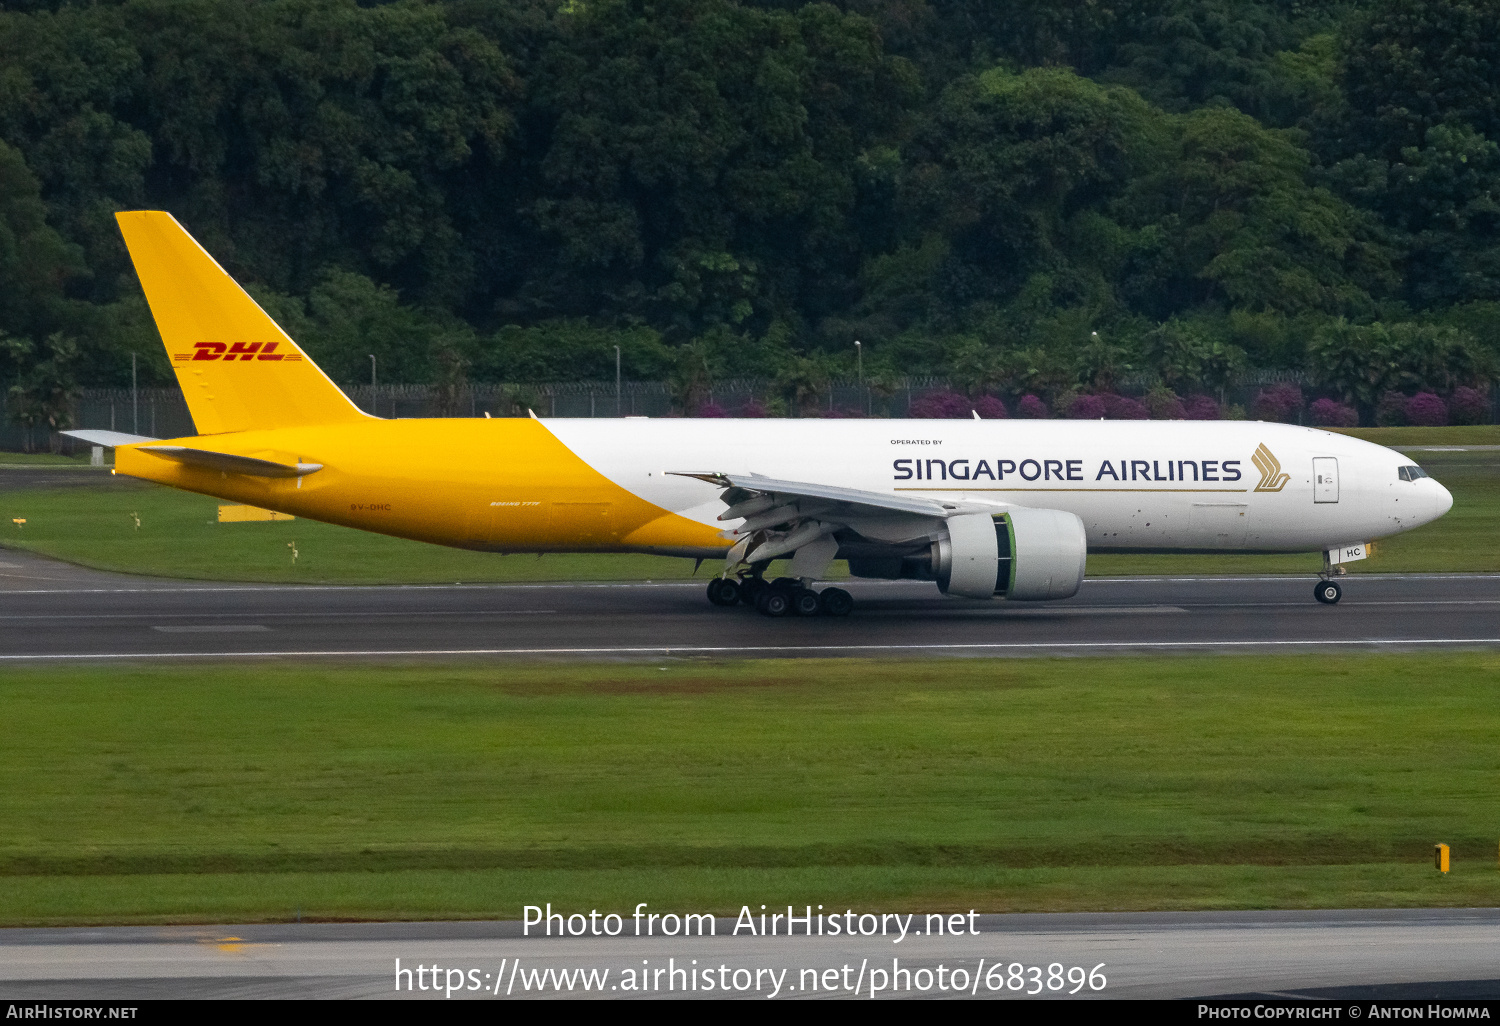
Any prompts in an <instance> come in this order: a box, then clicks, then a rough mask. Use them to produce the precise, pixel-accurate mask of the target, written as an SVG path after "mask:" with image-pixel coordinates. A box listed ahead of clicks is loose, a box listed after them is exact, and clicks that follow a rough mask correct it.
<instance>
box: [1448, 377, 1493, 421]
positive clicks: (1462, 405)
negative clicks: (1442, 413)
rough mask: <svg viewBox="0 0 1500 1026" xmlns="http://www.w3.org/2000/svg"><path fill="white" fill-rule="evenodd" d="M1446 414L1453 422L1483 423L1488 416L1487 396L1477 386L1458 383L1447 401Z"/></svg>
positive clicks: (1488, 404) (1488, 403) (1488, 402)
mask: <svg viewBox="0 0 1500 1026" xmlns="http://www.w3.org/2000/svg"><path fill="white" fill-rule="evenodd" d="M1448 416H1449V417H1450V418H1451V419H1452V421H1453V423H1455V424H1483V423H1484V422H1485V421H1487V420H1489V418H1490V401H1489V397H1488V396H1486V395H1485V394H1484V393H1483V392H1481V391H1479V389H1477V388H1470V387H1469V386H1467V385H1460V386H1458V387H1457V388H1455V389H1454V390H1453V398H1452V399H1450V400H1449V402H1448Z"/></svg>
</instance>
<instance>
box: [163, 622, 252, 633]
mask: <svg viewBox="0 0 1500 1026" xmlns="http://www.w3.org/2000/svg"><path fill="white" fill-rule="evenodd" d="M151 629H152V630H153V631H161V632H162V633H163V634H248V633H250V632H252V631H268V630H270V629H271V628H269V627H264V626H262V625H261V624H258V623H219V624H211V625H202V624H200V625H197V626H193V627H152V628H151Z"/></svg>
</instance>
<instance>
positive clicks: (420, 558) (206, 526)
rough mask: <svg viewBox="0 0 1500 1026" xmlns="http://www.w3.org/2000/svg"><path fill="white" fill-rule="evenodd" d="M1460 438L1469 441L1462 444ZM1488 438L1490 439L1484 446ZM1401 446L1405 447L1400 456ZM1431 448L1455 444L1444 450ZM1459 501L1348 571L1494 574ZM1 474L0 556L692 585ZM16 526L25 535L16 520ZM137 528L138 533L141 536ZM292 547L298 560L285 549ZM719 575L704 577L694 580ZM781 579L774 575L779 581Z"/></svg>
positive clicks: (70, 478)
mask: <svg viewBox="0 0 1500 1026" xmlns="http://www.w3.org/2000/svg"><path fill="white" fill-rule="evenodd" d="M1413 430H1418V431H1436V432H1449V431H1455V430H1458V431H1465V432H1475V431H1489V430H1491V429H1489V428H1477V429H1476V428H1462V429H1448V428H1422V429H1409V428H1377V429H1370V430H1369V431H1367V432H1365V433H1371V434H1373V433H1378V432H1382V431H1407V432H1410V431H1413ZM1465 437H1468V436H1465ZM1480 437H1488V436H1480ZM1395 444H1404V443H1399V442H1398V443H1395ZM1433 444H1452V443H1450V442H1449V441H1448V440H1447V439H1443V440H1441V441H1439V442H1433ZM1415 455H1416V457H1417V459H1418V461H1419V462H1421V463H1422V464H1423V465H1424V466H1426V467H1427V468H1428V469H1429V471H1430V472H1431V473H1432V475H1433V476H1434V477H1436V478H1437V479H1438V480H1440V481H1442V482H1443V483H1444V484H1445V485H1447V486H1448V487H1449V488H1450V489H1451V490H1452V491H1453V494H1454V508H1453V510H1452V511H1451V512H1450V513H1449V514H1448V515H1447V516H1445V517H1444V518H1443V519H1441V520H1439V521H1437V522H1436V523H1434V524H1430V525H1428V526H1426V527H1423V528H1420V529H1418V530H1416V531H1413V532H1411V533H1409V534H1404V535H1400V536H1398V537H1396V538H1393V539H1391V540H1389V541H1385V542H1382V543H1380V544H1379V545H1377V546H1376V554H1375V556H1373V557H1372V558H1370V559H1368V560H1365V561H1363V562H1360V563H1353V564H1350V570H1351V571H1352V572H1355V573H1382V572H1384V573H1395V572H1420V571H1465V570H1487V571H1494V570H1500V549H1496V548H1495V547H1494V546H1493V545H1490V544H1489V540H1490V536H1491V534H1492V533H1493V531H1494V526H1495V524H1496V523H1497V522H1500V452H1423V453H1418V454H1415ZM58 474H65V475H66V480H64V481H58V480H57V474H50V475H46V476H45V477H44V478H41V480H43V482H44V483H45V484H46V485H47V486H46V487H35V486H31V485H29V484H28V481H29V480H37V479H38V475H37V473H36V472H34V471H14V472H11V473H9V474H7V473H5V472H3V471H0V545H9V546H14V547H17V548H24V549H29V550H31V551H34V552H38V553H41V554H43V555H47V556H53V557H56V558H58V559H65V560H68V561H69V562H73V563H79V564H83V565H85V566H92V567H98V568H100V569H106V570H119V571H124V572H128V573H140V574H151V575H155V576H162V577H183V578H202V579H209V580H232V581H267V582H278V583H282V582H299V581H300V582H306V583H402V584H409V583H443V582H448V583H452V582H454V581H462V582H465V583H474V582H503V581H545V580H642V579H645V580H663V579H669V578H680V577H689V576H692V574H693V563H692V561H691V560H685V559H674V558H670V557H664V556H641V555H618V556H608V555H605V556H599V555H548V556H543V557H541V558H538V557H536V556H534V555H509V556H500V555H496V554H494V553H482V552H466V551H463V550H459V549H447V548H443V547H441V546H437V545H428V544H425V543H422V542H411V541H403V540H401V539H398V538H386V537H383V536H380V535H375V534H368V533H365V532H363V531H355V530H352V529H350V528H346V527H334V526H331V525H328V524H319V523H316V522H313V521H309V520H296V521H279V522H271V523H248V524H220V523H217V522H216V517H217V507H218V502H217V500H215V499H211V498H207V497H205V496H201V495H192V494H190V493H187V492H179V491H175V490H173V489H170V488H163V487H160V486H157V485H151V484H146V483H144V482H138V481H130V480H126V479H122V478H115V477H111V476H110V475H108V473H107V472H97V471H89V470H86V469H84V470H66V471H59V472H58ZM15 518H24V519H25V520H26V525H25V526H24V527H16V526H15V525H14V524H13V523H12V521H13V520H14V519H15ZM137 518H138V519H139V527H137V526H136V522H137ZM291 542H295V543H296V549H297V554H298V555H297V559H296V561H295V562H293V560H292V550H291V548H290V547H289V543H291ZM718 565H719V564H717V563H716V562H715V563H711V564H708V565H705V567H704V568H703V569H702V571H701V572H700V576H706V575H707V574H709V573H711V572H713V570H714V569H716V568H717V567H718ZM1320 566H1321V562H1320V559H1319V557H1318V556H1317V555H1316V554H1310V553H1309V554H1303V555H1294V556H1253V555H1252V556H1236V555H1225V556H1135V555H1128V556H1127V555H1112V554H1108V553H1099V554H1095V555H1092V556H1090V557H1089V573H1090V574H1091V575H1094V576H1119V575H1126V574H1218V573H1307V574H1312V573H1316V572H1317V570H1318V569H1319V568H1320ZM774 572H775V571H774V570H773V573H774Z"/></svg>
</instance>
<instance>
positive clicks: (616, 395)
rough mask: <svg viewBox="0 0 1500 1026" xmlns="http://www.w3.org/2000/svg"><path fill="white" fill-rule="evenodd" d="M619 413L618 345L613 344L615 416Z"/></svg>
mask: <svg viewBox="0 0 1500 1026" xmlns="http://www.w3.org/2000/svg"><path fill="white" fill-rule="evenodd" d="M619 415H620V347H619V346H615V416H616V417H618V416H619Z"/></svg>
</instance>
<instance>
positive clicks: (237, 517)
mask: <svg viewBox="0 0 1500 1026" xmlns="http://www.w3.org/2000/svg"><path fill="white" fill-rule="evenodd" d="M296 519H297V518H296V517H294V516H292V515H291V514H290V513H277V512H276V511H275V510H273V509H261V508H260V507H259V506H220V507H219V523H221V524H243V523H249V522H251V521H258V520H296Z"/></svg>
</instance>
